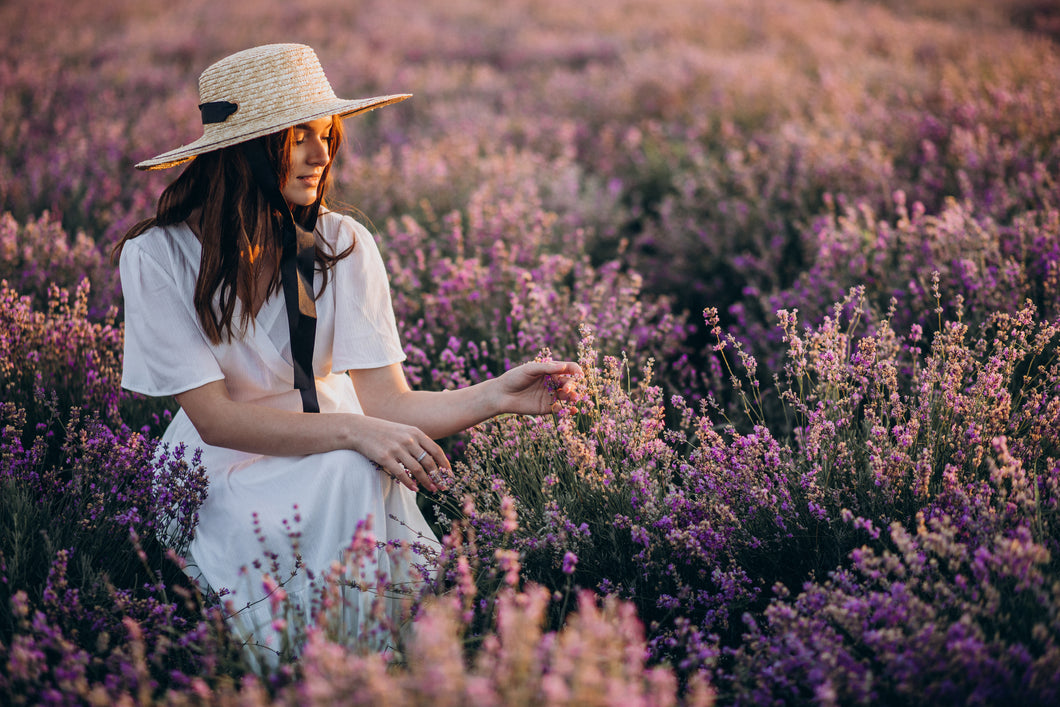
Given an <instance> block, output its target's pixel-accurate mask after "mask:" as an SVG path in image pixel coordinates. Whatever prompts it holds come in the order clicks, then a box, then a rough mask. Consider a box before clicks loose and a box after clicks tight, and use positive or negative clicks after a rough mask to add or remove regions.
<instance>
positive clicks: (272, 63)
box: [136, 44, 411, 169]
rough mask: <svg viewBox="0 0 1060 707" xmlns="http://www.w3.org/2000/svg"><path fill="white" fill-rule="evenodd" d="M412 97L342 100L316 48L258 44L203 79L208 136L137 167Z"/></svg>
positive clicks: (178, 160) (175, 161)
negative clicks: (335, 90)
mask: <svg viewBox="0 0 1060 707" xmlns="http://www.w3.org/2000/svg"><path fill="white" fill-rule="evenodd" d="M410 95H411V94H407V93H402V94H395V95H390V96H375V97H373V98H360V99H354V100H346V99H342V98H337V97H336V96H335V92H334V91H332V89H331V84H330V83H328V79H327V77H326V76H324V69H323V68H321V66H320V60H319V59H317V55H316V52H314V51H313V50H312V48H310V47H307V46H305V45H302V44H267V45H265V46H261V47H254V48H253V49H247V50H245V51H241V52H238V53H236V54H232V55H231V56H228V57H225V58H224V59H221V60H220V61H218V62H217V63H215V64H212V65H211V66H210V67H208V68H207V69H206V70H205V71H203V72H202V75H201V76H200V77H199V101H200V104H199V109H200V110H201V111H202V118H203V135H202V137H200V138H199V139H198V140H196V141H195V142H192V143H189V144H187V145H184V146H182V147H178V148H177V149H175V150H170V151H169V152H163V153H162V154H161V155H158V156H157V157H153V158H151V159H149V160H144V161H143V162H140V163H139V164H137V165H136V167H137V169H166V168H168V167H174V166H176V165H179V164H182V163H184V162H187V161H188V160H191V159H192V158H194V157H195V156H196V155H201V154H202V153H204V152H210V151H211V150H219V149H221V148H222V147H229V146H230V145H237V144H239V143H241V142H246V141H247V140H252V139H254V138H256V137H261V136H262V135H269V134H270V133H274V132H277V131H279V130H282V129H284V128H289V127H291V126H294V125H299V124H301V123H308V122H310V121H313V120H316V119H318V118H324V117H326V116H329V115H338V116H350V115H355V114H357V113H363V112H365V111H369V110H372V109H373V108H379V107H380V106H385V105H389V104H391V103H397V102H398V101H403V100H405V99H406V98H408V97H409V96H410Z"/></svg>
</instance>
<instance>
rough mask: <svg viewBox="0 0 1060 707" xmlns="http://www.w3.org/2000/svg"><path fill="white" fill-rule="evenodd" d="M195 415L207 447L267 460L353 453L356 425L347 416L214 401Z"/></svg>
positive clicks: (356, 422)
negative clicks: (270, 458) (235, 451)
mask: <svg viewBox="0 0 1060 707" xmlns="http://www.w3.org/2000/svg"><path fill="white" fill-rule="evenodd" d="M188 412H189V415H192V413H191V411H190V410H189V411H188ZM195 413H196V414H194V415H192V419H193V421H194V422H195V425H196V428H197V429H198V430H199V434H200V435H201V436H202V438H203V441H204V442H206V443H207V444H210V445H214V446H217V447H227V448H229V449H237V450H239V451H243V452H249V453H251V454H265V455H269V456H303V455H306V454H317V453H320V452H330V451H332V450H335V449H353V448H355V447H356V436H357V428H358V427H359V424H358V423H359V422H360V421H359V420H357V419H356V418H357V417H360V416H357V415H354V414H351V413H323V414H311V413H303V412H294V411H289V410H278V409H276V408H271V407H266V406H263V405H254V404H251V403H240V402H235V401H230V400H223V401H218V400H215V401H213V404H212V405H211V406H210V407H209V408H208V409H200V410H196V411H195Z"/></svg>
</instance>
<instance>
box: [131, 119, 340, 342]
mask: <svg viewBox="0 0 1060 707" xmlns="http://www.w3.org/2000/svg"><path fill="white" fill-rule="evenodd" d="M330 135H331V143H330V145H329V148H328V153H329V155H330V157H331V158H334V156H335V153H336V152H337V151H338V149H339V147H340V146H341V145H342V120H341V119H340V118H339V117H338V116H335V117H334V119H333V121H332V125H331V133H330ZM257 139H258V140H261V141H262V143H263V144H264V146H265V152H266V154H267V155H268V158H269V161H270V162H271V163H272V164H273V165H275V167H276V174H277V177H278V179H279V183H280V184H281V185H283V184H285V183H286V182H287V178H288V176H289V175H290V155H291V145H292V143H293V140H294V128H288V129H286V130H281V131H280V132H277V133H273V134H272V135H266V136H265V137H261V138H257ZM331 164H332V160H331V159H329V160H328V164H327V165H326V166H325V167H324V173H323V175H322V176H321V179H320V190H319V193H318V197H317V202H318V204H319V205H320V209H321V211H323V209H324V198H325V196H326V195H327V192H328V190H329V189H330V188H331ZM197 208H201V209H202V212H201V220H200V221H199V224H198V225H199V232H200V233H201V238H202V259H201V260H200V262H199V275H198V278H197V279H196V282H195V296H194V305H195V312H196V313H197V314H198V316H199V321H200V322H202V327H203V329H204V330H205V332H206V335H207V336H208V337H209V338H210V341H212V342H213V343H214V344H219V343H221V341H222V340H228V341H230V340H231V339H232V335H233V332H232V318H233V316H234V313H235V303H236V299H237V298H238V299H239V300H240V301H242V302H243V307H242V310H241V314H240V318H239V324H240V328H241V329H242V330H244V331H245V330H246V328H247V326H248V325H249V324H251V323H252V320H253V317H254V311H253V309H254V303H256V302H258V301H259V295H261V294H262V293H260V292H259V291H258V288H259V275H261V274H263V273H264V274H267V275H269V277H268V280H267V284H266V286H265V292H264V299H267V298H268V297H271V296H272V295H273V294H275V293H276V292H277V291H278V290H279V289H280V268H279V264H280V255H281V252H280V250H281V244H280V238H279V234H280V216H279V214H278V213H277V212H276V211H275V209H273V208H272V207H271V206H270V205H269V203H268V200H267V199H266V197H265V195H264V194H263V193H262V192H261V189H259V188H258V186H257V183H256V182H255V181H254V178H253V176H252V174H251V170H250V165H249V163H248V162H247V159H246V157H245V156H244V154H243V149H242V146H241V145H234V146H232V147H226V148H222V149H220V150H214V151H212V152H207V153H204V154H202V155H199V156H198V157H196V158H195V159H194V160H192V161H191V163H190V164H189V165H188V166H187V167H185V168H184V171H183V172H181V174H180V176H179V177H177V178H176V179H175V180H174V181H173V182H172V183H171V184H170V185H169V186H168V187H166V189H165V190H164V191H163V192H162V195H161V196H160V197H159V199H158V211H157V213H156V214H155V216H154V217H153V218H149V219H145V220H143V221H141V222H140V223H138V224H136V225H135V226H133V227H132V228H131V229H129V232H128V233H126V234H125V236H124V237H123V238H122V239H121V241H120V242H119V243H118V244H117V245H116V246H114V250H113V252H112V257H113V259H114V261H115V262H117V260H118V259H119V258H120V256H121V251H122V248H123V247H124V246H125V243H126V242H127V241H129V240H131V239H133V238H136V237H137V236H139V235H141V234H143V233H144V232H145V231H147V230H148V229H150V228H152V227H154V226H170V225H173V224H177V223H180V222H182V221H186V220H187V219H188V218H189V217H190V216H191V214H192V212H193V211H195V209H197ZM312 209H313V207H312V206H300V205H294V206H292V208H291V212H292V214H293V215H294V219H295V222H296V223H298V224H299V225H300V226H302V227H303V228H306V227H308V225H309V224H308V221H309V218H310V214H311V212H312ZM353 247H354V246H353V245H351V246H350V247H349V248H346V249H345V250H343V251H342V252H341V253H332V252H330V251H328V250H325V249H324V248H323V247H322V242H321V240H320V239H317V244H316V261H317V267H318V268H319V269H320V270H321V272H322V273H323V275H324V281H323V284H322V286H321V289H320V292H318V293H316V297H317V298H319V297H320V295H321V294H323V291H324V288H325V287H327V278H328V271H329V270H330V269H331V268H332V267H333V266H334V265H335V263H337V262H338V261H339V260H341V259H342V258H345V257H346V256H347V255H349V254H350V252H351V251H352V250H353ZM215 297H216V298H217V300H218V301H217V306H216V307H215V306H214V298H215Z"/></svg>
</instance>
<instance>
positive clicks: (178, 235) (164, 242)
mask: <svg viewBox="0 0 1060 707" xmlns="http://www.w3.org/2000/svg"><path fill="white" fill-rule="evenodd" d="M189 236H190V240H191V241H194V244H192V243H189V242H188V240H189V238H188V237H189ZM197 245H198V241H197V240H196V239H195V236H194V235H192V234H191V232H190V231H188V230H187V229H186V228H183V227H181V226H179V225H173V226H152V227H151V228H149V229H147V230H146V231H144V232H143V233H141V234H140V235H138V236H136V237H135V238H131V239H129V240H128V241H126V242H125V244H124V245H123V246H122V250H121V259H122V260H123V261H124V260H127V259H128V260H133V259H136V260H143V259H144V258H149V259H151V260H156V261H159V262H169V261H173V260H177V259H183V258H184V257H186V255H187V251H189V250H193V249H194V246H197Z"/></svg>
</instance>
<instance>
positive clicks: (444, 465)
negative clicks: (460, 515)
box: [352, 415, 450, 493]
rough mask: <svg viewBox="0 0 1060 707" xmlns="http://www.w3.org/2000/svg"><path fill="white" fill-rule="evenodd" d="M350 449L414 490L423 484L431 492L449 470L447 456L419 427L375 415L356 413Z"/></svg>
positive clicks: (437, 487) (436, 489)
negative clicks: (442, 473)
mask: <svg viewBox="0 0 1060 707" xmlns="http://www.w3.org/2000/svg"><path fill="white" fill-rule="evenodd" d="M355 419H356V421H357V429H356V430H355V432H354V435H353V439H354V443H353V445H352V447H353V450H354V451H356V452H360V453H361V454H363V455H364V456H366V457H367V458H368V459H370V460H371V461H373V462H374V463H375V464H376V465H377V466H379V467H380V468H381V469H382V470H383V471H385V472H386V473H387V474H389V475H390V476H392V477H393V478H394V479H395V480H397V481H398V482H400V483H402V484H404V485H405V486H408V487H409V488H410V489H412V490H413V491H418V490H419V485H422V486H423V487H424V488H425V489H427V490H428V491H431V492H432V493H434V492H437V491H438V489H439V486H438V484H439V482H440V481H441V479H442V478H443V476H442V475H441V474H439V473H438V472H439V471H440V470H445V472H446V473H448V470H449V469H450V464H449V459H447V458H446V456H445V452H443V451H442V448H441V447H439V446H438V444H437V443H436V442H435V441H434V440H433V439H431V438H430V437H428V436H427V435H426V434H424V433H423V431H422V430H420V429H419V428H418V427H413V426H411V425H404V424H401V423H399V422H390V421H389V420H384V419H382V418H378V417H369V416H367V415H357V416H356V417H355Z"/></svg>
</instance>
